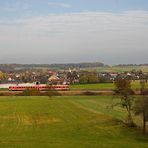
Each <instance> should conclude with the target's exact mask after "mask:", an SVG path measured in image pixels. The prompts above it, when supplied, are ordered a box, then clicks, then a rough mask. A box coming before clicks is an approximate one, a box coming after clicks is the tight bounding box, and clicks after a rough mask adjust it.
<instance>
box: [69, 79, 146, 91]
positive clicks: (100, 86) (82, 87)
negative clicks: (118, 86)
mask: <svg viewBox="0 0 148 148" xmlns="http://www.w3.org/2000/svg"><path fill="white" fill-rule="evenodd" d="M147 84H148V83H147ZM131 85H132V88H133V89H140V83H139V81H135V82H132V83H131ZM70 88H71V90H97V89H100V90H110V89H114V88H115V86H114V83H98V84H74V85H71V87H70Z"/></svg>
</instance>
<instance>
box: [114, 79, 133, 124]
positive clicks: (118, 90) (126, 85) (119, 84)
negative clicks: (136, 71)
mask: <svg viewBox="0 0 148 148" xmlns="http://www.w3.org/2000/svg"><path fill="white" fill-rule="evenodd" d="M133 94H134V91H133V90H132V88H131V82H130V81H129V80H126V79H123V78H118V79H116V80H115V94H114V95H117V96H119V97H120V99H121V102H120V104H121V106H122V107H123V108H125V109H126V111H127V113H128V117H127V125H128V126H130V127H132V126H135V124H134V122H133V118H132V105H133V100H134V99H133Z"/></svg>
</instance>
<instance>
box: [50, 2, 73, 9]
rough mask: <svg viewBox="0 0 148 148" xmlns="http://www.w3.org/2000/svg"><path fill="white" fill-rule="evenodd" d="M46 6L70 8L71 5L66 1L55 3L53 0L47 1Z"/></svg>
mask: <svg viewBox="0 0 148 148" xmlns="http://www.w3.org/2000/svg"><path fill="white" fill-rule="evenodd" d="M48 6H50V7H62V8H70V7H71V5H70V4H67V3H55V2H49V3H48Z"/></svg>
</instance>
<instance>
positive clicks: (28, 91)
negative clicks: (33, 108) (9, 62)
mask: <svg viewBox="0 0 148 148" xmlns="http://www.w3.org/2000/svg"><path fill="white" fill-rule="evenodd" d="M40 95H41V93H40V91H39V90H38V89H35V88H33V89H26V90H24V91H23V92H22V93H20V94H18V96H40Z"/></svg>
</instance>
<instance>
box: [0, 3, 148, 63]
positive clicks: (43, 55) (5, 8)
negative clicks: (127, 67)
mask: <svg viewBox="0 0 148 148" xmlns="http://www.w3.org/2000/svg"><path fill="white" fill-rule="evenodd" d="M97 61H100V62H104V63H105V64H121V63H122V64H123V63H124V64H126V63H133V64H138V63H148V0H0V63H40V64H43V63H69V62H72V63H77V62H97Z"/></svg>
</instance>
